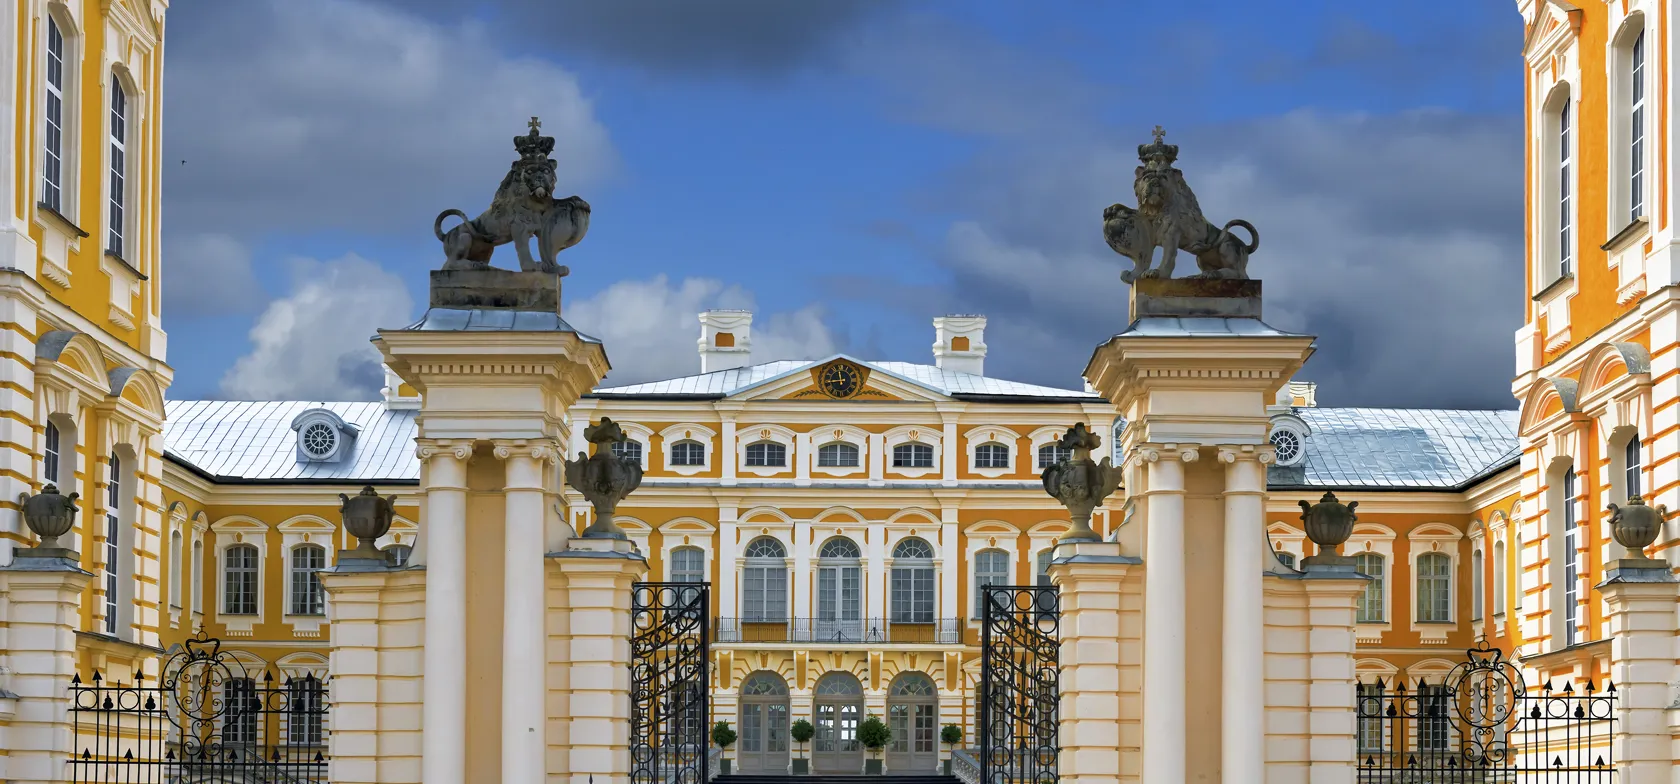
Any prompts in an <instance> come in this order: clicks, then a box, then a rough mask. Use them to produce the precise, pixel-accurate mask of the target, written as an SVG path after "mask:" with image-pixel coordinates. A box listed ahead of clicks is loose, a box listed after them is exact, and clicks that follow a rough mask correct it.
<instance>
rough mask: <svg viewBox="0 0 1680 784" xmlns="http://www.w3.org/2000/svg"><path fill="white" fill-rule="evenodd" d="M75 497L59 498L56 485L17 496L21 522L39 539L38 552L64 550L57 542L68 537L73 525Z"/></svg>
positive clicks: (62, 545) (62, 496) (73, 495)
mask: <svg viewBox="0 0 1680 784" xmlns="http://www.w3.org/2000/svg"><path fill="white" fill-rule="evenodd" d="M78 497H79V496H78V494H76V493H71V494H69V495H60V494H59V492H58V486H57V485H47V486H46V487H43V488H41V492H39V493H36V494H34V495H30V494H28V493H19V494H18V505H19V507H20V508H21V509H22V510H23V522H24V524H25V525H27V526H29V530H30V532H32V533H34V534H35V535H36V536H39V537H41V545H40V549H57V548H62V547H64V544H63V543H62V542H60V541H59V540H58V538H59V537H61V536H63V535H65V534H67V533H70V529H71V528H72V527H74V526H75V525H76V512H78V511H80V510H79V509H77V507H76V499H77V498H78Z"/></svg>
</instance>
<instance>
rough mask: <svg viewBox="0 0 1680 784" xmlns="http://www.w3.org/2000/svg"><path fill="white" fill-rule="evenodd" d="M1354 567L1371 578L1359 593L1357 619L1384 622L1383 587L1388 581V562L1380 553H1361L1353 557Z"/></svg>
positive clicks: (1366, 621) (1360, 621)
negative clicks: (1386, 575)
mask: <svg viewBox="0 0 1680 784" xmlns="http://www.w3.org/2000/svg"><path fill="white" fill-rule="evenodd" d="M1353 565H1354V568H1355V569H1357V570H1358V571H1359V573H1360V574H1363V575H1365V576H1366V577H1369V578H1371V581H1370V582H1367V583H1365V590H1364V591H1363V592H1362V593H1360V594H1359V608H1358V610H1357V611H1356V616H1355V619H1356V620H1357V621H1358V622H1359V623H1382V622H1383V620H1384V615H1383V587H1384V584H1385V582H1386V578H1385V574H1384V572H1386V571H1387V567H1388V564H1387V563H1386V562H1384V559H1383V557H1382V555H1380V554H1378V553H1360V554H1358V555H1356V556H1354V557H1353Z"/></svg>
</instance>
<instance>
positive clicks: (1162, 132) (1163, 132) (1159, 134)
mask: <svg viewBox="0 0 1680 784" xmlns="http://www.w3.org/2000/svg"><path fill="white" fill-rule="evenodd" d="M533 119H535V118H533ZM1151 133H1153V134H1154V135H1155V143H1156V144H1160V143H1161V142H1162V141H1165V140H1166V138H1167V129H1165V128H1162V127H1161V126H1159V125H1157V126H1155V130H1154V131H1152V132H1151Z"/></svg>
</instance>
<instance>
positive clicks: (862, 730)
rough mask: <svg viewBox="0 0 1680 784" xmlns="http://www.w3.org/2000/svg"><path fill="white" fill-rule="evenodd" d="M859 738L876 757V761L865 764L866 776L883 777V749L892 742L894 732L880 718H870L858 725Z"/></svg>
mask: <svg viewBox="0 0 1680 784" xmlns="http://www.w3.org/2000/svg"><path fill="white" fill-rule="evenodd" d="M857 737H858V742H859V743H862V744H863V747H864V748H866V749H869V753H870V754H873V755H874V756H875V758H874V759H872V760H869V761H868V762H865V763H863V772H864V775H867V776H879V775H881V749H883V748H885V747H886V745H887V744H888V743H891V742H892V730H890V729H887V723H886V722H884V721H881V718H880V717H879V716H870V717H869V718H867V719H864V720H863V723H862V724H859V725H858V728H857Z"/></svg>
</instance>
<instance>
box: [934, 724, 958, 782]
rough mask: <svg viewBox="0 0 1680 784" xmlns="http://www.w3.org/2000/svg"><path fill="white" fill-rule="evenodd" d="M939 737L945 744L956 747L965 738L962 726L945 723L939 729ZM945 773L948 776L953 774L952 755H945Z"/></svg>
mask: <svg viewBox="0 0 1680 784" xmlns="http://www.w3.org/2000/svg"><path fill="white" fill-rule="evenodd" d="M939 739H940V740H942V741H944V742H945V745H947V746H951V747H952V748H953V749H954V748H955V747H956V745H957V744H958V743H962V739H963V730H962V727H959V726H957V725H955V724H947V725H945V726H944V727H942V728H940V730H939ZM945 775H947V776H949V775H951V757H950V755H946V756H945Z"/></svg>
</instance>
